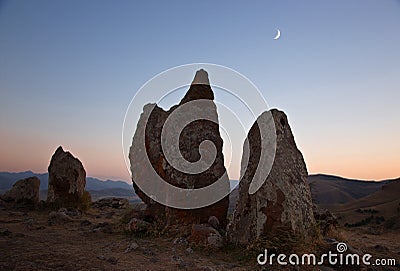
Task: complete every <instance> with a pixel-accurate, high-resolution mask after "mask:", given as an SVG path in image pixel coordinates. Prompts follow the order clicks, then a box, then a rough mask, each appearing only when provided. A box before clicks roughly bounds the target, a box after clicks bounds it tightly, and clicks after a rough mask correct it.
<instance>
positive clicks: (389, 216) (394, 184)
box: [332, 178, 400, 230]
mask: <svg viewBox="0 0 400 271" xmlns="http://www.w3.org/2000/svg"><path fill="white" fill-rule="evenodd" d="M332 211H333V212H335V213H336V214H338V215H340V216H341V220H342V224H346V223H348V224H353V225H354V224H356V223H357V222H358V223H359V224H360V222H362V221H363V220H364V221H365V219H367V218H368V217H371V216H373V217H374V218H375V219H376V218H377V217H378V218H381V220H382V221H380V222H379V225H380V224H382V225H384V226H385V227H386V228H389V229H395V230H399V229H400V178H399V179H396V180H391V181H388V182H387V183H386V184H384V185H383V186H382V187H381V189H379V190H378V191H376V192H374V193H372V194H370V195H367V196H365V197H363V198H360V199H358V200H355V201H352V202H349V203H347V204H344V205H337V206H335V207H333V208H332ZM365 224H366V225H369V226H370V225H371V224H376V221H372V222H370V223H365Z"/></svg>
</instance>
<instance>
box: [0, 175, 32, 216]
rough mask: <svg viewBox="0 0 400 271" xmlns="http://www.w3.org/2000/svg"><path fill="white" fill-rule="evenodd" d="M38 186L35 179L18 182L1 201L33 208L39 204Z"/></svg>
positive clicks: (30, 178)
mask: <svg viewBox="0 0 400 271" xmlns="http://www.w3.org/2000/svg"><path fill="white" fill-rule="evenodd" d="M39 186H40V180H39V179H38V178H37V177H29V178H26V179H22V180H19V181H17V182H16V183H15V184H14V185H13V187H12V188H11V189H10V190H9V191H7V192H6V193H5V194H4V195H3V196H2V199H3V200H4V201H6V202H9V203H13V204H17V205H20V206H25V207H31V208H34V207H36V206H37V205H38V204H39Z"/></svg>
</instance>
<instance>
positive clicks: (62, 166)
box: [47, 146, 90, 207]
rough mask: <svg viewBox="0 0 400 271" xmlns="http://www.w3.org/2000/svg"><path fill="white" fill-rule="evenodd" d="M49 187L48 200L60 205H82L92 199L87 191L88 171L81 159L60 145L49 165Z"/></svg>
mask: <svg viewBox="0 0 400 271" xmlns="http://www.w3.org/2000/svg"><path fill="white" fill-rule="evenodd" d="M48 170H49V188H48V192H47V193H48V194H47V202H48V203H52V204H55V205H57V206H58V207H61V206H64V207H70V206H80V205H82V204H86V201H90V195H89V193H88V192H86V191H85V185H86V171H85V169H84V168H83V165H82V163H81V161H79V160H78V159H77V158H75V157H74V156H73V155H72V154H71V153H70V152H65V151H64V150H63V148H62V147H61V146H60V147H58V148H57V150H56V152H55V153H54V154H53V156H52V158H51V161H50V165H49V168H48Z"/></svg>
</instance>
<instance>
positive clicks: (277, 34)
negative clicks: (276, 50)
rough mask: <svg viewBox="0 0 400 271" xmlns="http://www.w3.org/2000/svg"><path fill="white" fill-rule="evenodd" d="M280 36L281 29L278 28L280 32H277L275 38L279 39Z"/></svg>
mask: <svg viewBox="0 0 400 271" xmlns="http://www.w3.org/2000/svg"><path fill="white" fill-rule="evenodd" d="M280 36H281V31H280V30H279V29H278V32H277V33H276V36H275V38H274V40H277V39H279V37H280Z"/></svg>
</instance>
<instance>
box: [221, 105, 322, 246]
mask: <svg viewBox="0 0 400 271" xmlns="http://www.w3.org/2000/svg"><path fill="white" fill-rule="evenodd" d="M271 118H272V119H271ZM271 121H273V124H274V126H275V132H276V152H275V157H274V160H273V164H272V168H271V170H270V172H269V174H267V176H260V175H258V178H259V179H257V177H256V174H255V173H256V170H257V167H258V166H261V167H266V165H264V164H260V165H259V163H263V162H262V161H264V162H265V161H267V159H263V158H265V157H261V154H262V152H261V147H262V142H261V133H260V129H266V127H270V126H268V122H271ZM259 127H261V128H259ZM264 134H265V133H264ZM264 140H269V139H268V138H267V139H264ZM246 146H248V148H247V147H246ZM264 155H271V154H270V153H266V152H264ZM246 162H247V163H246ZM307 175H308V173H307V168H306V164H305V162H304V159H303V155H302V154H301V152H300V151H299V150H298V148H297V146H296V143H295V140H294V137H293V134H292V131H291V128H290V126H289V123H288V119H287V117H286V115H285V113H284V112H282V111H279V110H276V109H273V110H271V111H267V112H264V113H263V114H261V115H260V116H259V117H258V119H257V121H256V122H255V123H254V124H253V126H252V127H251V129H250V131H249V134H248V136H247V139H246V141H245V148H244V149H243V158H242V170H241V177H240V183H239V196H238V201H237V203H236V207H235V211H234V213H233V218H232V221H231V223H230V225H229V227H228V236H229V239H230V241H232V242H234V243H240V244H244V245H248V244H251V243H253V242H255V241H257V240H261V239H263V238H266V239H267V238H270V237H274V238H275V237H278V238H279V236H280V233H282V232H284V233H285V234H288V235H290V236H296V237H297V238H300V239H303V240H304V239H309V238H313V237H315V236H316V223H315V219H314V215H313V205H312V201H311V192H310V187H309V185H308V184H307ZM253 178H254V179H253ZM251 182H255V183H260V184H262V185H261V186H260V187H259V189H258V190H257V191H252V192H253V193H250V191H251V189H250V190H249V187H250V183H251ZM254 192H255V193H254Z"/></svg>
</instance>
